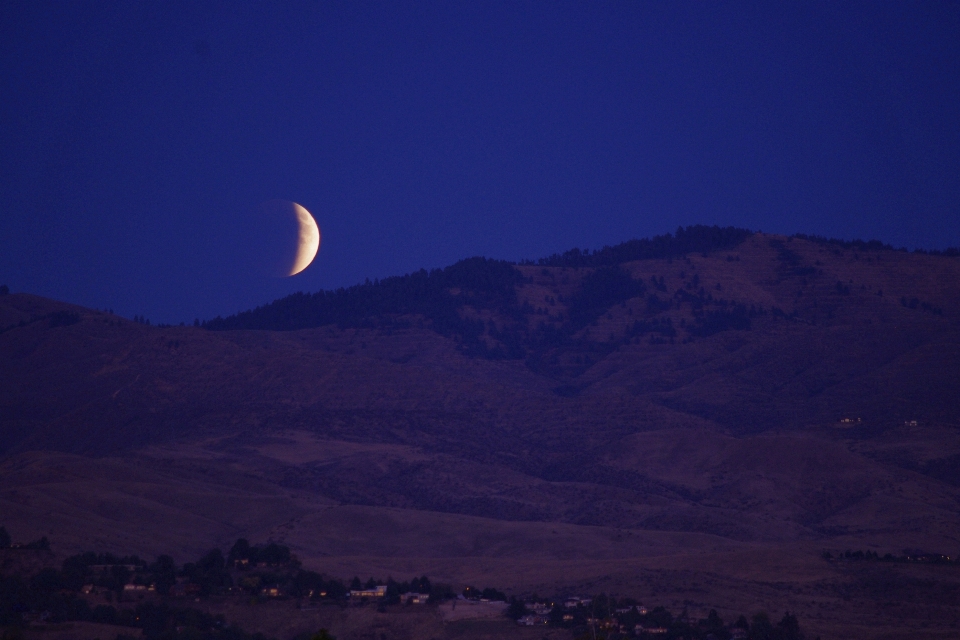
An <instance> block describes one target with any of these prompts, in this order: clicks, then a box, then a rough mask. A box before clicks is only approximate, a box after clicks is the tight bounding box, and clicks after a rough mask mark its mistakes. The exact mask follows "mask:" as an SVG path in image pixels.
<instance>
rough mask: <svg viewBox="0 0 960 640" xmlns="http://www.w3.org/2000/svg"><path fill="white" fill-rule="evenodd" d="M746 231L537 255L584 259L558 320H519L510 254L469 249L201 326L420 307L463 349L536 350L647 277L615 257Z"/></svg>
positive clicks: (353, 322)
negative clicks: (493, 255)
mask: <svg viewBox="0 0 960 640" xmlns="http://www.w3.org/2000/svg"><path fill="white" fill-rule="evenodd" d="M751 233H752V232H750V231H747V230H745V229H736V228H734V227H726V228H721V227H708V226H702V225H701V226H691V227H686V228H683V227H680V228H679V229H677V232H676V233H675V234H666V235H662V236H656V237H654V238H648V239H642V240H631V241H629V242H625V243H623V244H620V245H617V246H614V247H604V248H603V249H600V250H598V251H594V252H587V251H580V250H579V249H573V250H571V251H568V252H566V253H563V254H557V255H554V256H551V257H549V258H544V259H541V260H539V261H538V262H537V264H541V265H544V266H561V267H573V268H580V267H589V268H592V269H594V270H593V271H592V272H591V273H589V274H587V275H586V276H585V277H584V280H583V284H582V287H581V289H580V291H579V292H578V293H577V294H576V295H575V296H574V297H573V298H572V299H571V300H570V301H569V302H570V304H569V310H568V314H567V317H566V318H564V322H563V324H562V326H561V327H559V328H558V327H557V326H556V325H554V324H553V323H546V322H541V323H539V325H538V326H536V327H531V326H529V320H528V318H529V316H530V315H532V314H533V312H534V310H533V309H532V308H531V307H529V305H526V304H520V303H518V301H517V295H516V288H517V285H519V284H521V283H522V282H523V281H524V277H523V275H522V274H521V273H520V271H519V270H517V269H516V268H515V265H514V264H513V263H510V262H505V261H501V260H488V259H486V258H479V257H478V258H469V259H467V260H462V261H460V262H458V263H456V264H454V265H451V266H449V267H446V268H445V269H434V270H431V271H426V270H420V271H417V272H415V273H411V274H407V275H405V276H397V277H393V278H386V279H384V280H377V281H373V282H371V281H369V280H368V281H367V282H365V283H364V284H359V285H356V286H353V287H349V288H341V289H336V290H334V291H319V292H317V293H314V294H306V293H297V294H293V295H290V296H287V297H286V298H282V299H280V300H276V301H274V302H272V303H270V304H268V305H264V306H262V307H257V308H256V309H252V310H250V311H245V312H242V313H238V314H236V315H233V316H230V317H227V318H220V317H217V318H215V319H213V320H210V321H208V322H204V323H203V324H202V326H204V327H206V328H207V329H211V330H229V329H271V330H295V329H304V328H309V327H319V326H324V325H332V324H335V325H338V326H339V327H341V328H345V327H378V328H380V329H385V330H391V329H393V328H396V327H398V326H404V323H405V322H406V320H405V318H406V317H409V316H420V317H423V318H426V319H427V320H428V321H429V323H430V326H431V327H432V328H433V330H435V331H437V332H438V333H440V334H441V335H445V336H449V337H453V338H455V339H456V340H457V341H458V342H459V344H460V348H461V349H462V350H463V351H464V352H465V353H467V354H468V355H471V356H477V357H485V358H491V359H502V358H509V359H522V358H527V357H529V356H530V355H531V354H532V353H535V352H537V351H542V350H544V349H550V348H554V347H557V346H562V345H566V344H570V338H571V336H572V335H573V334H575V333H576V332H577V331H579V330H581V329H582V328H584V327H586V326H587V325H589V324H590V323H592V322H594V321H596V320H597V319H598V318H599V317H600V316H601V315H602V314H603V313H604V312H606V311H607V310H608V309H609V308H610V307H611V306H613V305H615V304H618V303H622V302H624V301H626V300H628V299H630V298H634V297H638V296H643V295H645V294H646V292H647V288H648V287H647V284H646V283H645V282H642V281H639V280H635V279H634V278H633V277H631V275H630V274H629V273H628V272H626V271H624V270H623V269H622V268H621V267H620V264H621V263H622V262H626V261H630V260H641V259H651V258H664V257H674V256H681V255H685V254H687V253H690V252H703V253H706V252H708V251H716V250H720V249H728V248H732V247H734V246H736V245H738V244H739V243H741V242H743V240H745V239H746V238H748V237H749V236H750V235H751ZM523 264H534V263H533V262H526V263H523ZM652 286H653V288H654V289H656V290H658V291H662V292H663V291H666V287H665V286H664V284H663V281H662V278H661V280H660V281H657V280H656V279H654V281H653V285H652ZM654 297H655V296H654ZM648 302H649V303H650V304H652V305H654V306H657V307H658V309H659V310H663V309H666V308H669V307H670V305H671V303H670V301H669V300H663V301H661V300H660V299H659V298H657V299H653V298H651V300H650V301H648ZM466 306H469V307H472V308H473V309H475V310H478V311H493V312H494V313H495V314H496V315H497V317H498V318H500V322H499V323H494V322H493V321H487V322H484V321H482V320H480V319H477V318H475V317H469V314H463V313H462V311H463V309H464V307H466Z"/></svg>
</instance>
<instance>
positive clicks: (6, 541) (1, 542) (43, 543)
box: [0, 527, 50, 551]
mask: <svg viewBox="0 0 960 640" xmlns="http://www.w3.org/2000/svg"><path fill="white" fill-rule="evenodd" d="M12 546H14V543H13V539H12V538H11V537H10V533H9V532H8V531H7V529H6V527H0V549H9V548H10V547H12ZM16 546H17V548H18V549H35V550H40V551H48V550H49V549H50V541H49V540H47V536H43V537H41V538H40V539H39V540H34V541H33V542H28V543H26V544H18V545H16Z"/></svg>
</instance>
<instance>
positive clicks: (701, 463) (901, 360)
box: [0, 232, 960, 626]
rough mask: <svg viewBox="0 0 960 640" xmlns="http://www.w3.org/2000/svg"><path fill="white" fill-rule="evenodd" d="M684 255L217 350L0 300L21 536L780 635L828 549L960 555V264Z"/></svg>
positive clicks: (531, 276)
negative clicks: (247, 555) (715, 618)
mask: <svg viewBox="0 0 960 640" xmlns="http://www.w3.org/2000/svg"><path fill="white" fill-rule="evenodd" d="M677 237H678V238H679V237H680V236H679V234H678V236H677ZM691 237H692V236H690V237H687V236H684V240H683V242H684V243H686V244H684V243H681V245H679V246H678V245H676V244H669V243H666V244H664V243H663V242H660V241H658V242H659V244H658V242H652V241H651V242H648V244H642V243H641V244H639V245H630V244H629V243H628V245H624V246H622V247H621V248H613V249H609V250H604V251H601V252H596V253H594V254H584V253H581V252H576V253H569V254H563V255H561V256H553V257H551V258H549V259H545V260H542V261H540V262H539V263H536V264H534V263H528V264H520V265H507V264H506V263H497V262H494V261H485V260H479V259H475V260H472V261H464V263H460V264H459V265H454V266H453V267H450V268H449V269H448V270H443V271H437V272H431V273H426V272H423V273H421V274H414V275H412V276H407V277H405V278H407V279H403V278H400V279H395V280H391V281H390V282H387V281H384V282H382V283H371V284H369V285H360V287H358V288H354V289H350V290H341V291H340V292H332V293H327V294H324V295H323V296H315V297H311V296H299V297H297V296H294V297H291V298H290V299H285V300H281V301H277V302H276V303H273V304H272V305H267V306H265V307H261V308H260V309H258V310H253V311H251V312H247V313H246V314H239V315H238V316H234V317H232V318H226V319H218V320H215V321H211V322H210V323H207V326H206V327H202V328H201V327H151V326H147V325H143V324H140V323H137V322H131V321H129V320H126V319H123V318H119V317H117V316H113V315H111V314H108V313H103V312H98V311H92V310H88V309H83V308H79V307H74V306H71V305H66V304H62V303H58V302H55V301H50V300H44V299H42V298H38V297H35V296H30V295H27V294H11V295H6V296H2V297H0V452H2V455H3V458H2V459H0V513H2V514H3V516H2V518H0V520H2V521H3V522H0V524H5V525H6V526H7V528H8V529H9V530H10V531H11V532H12V533H13V534H14V536H15V537H18V538H22V539H28V538H33V537H36V536H38V535H48V536H50V537H51V538H52V539H54V540H56V541H59V543H58V544H59V547H58V548H60V549H62V550H63V551H64V552H69V551H74V550H80V549H86V548H92V547H97V548H100V549H107V550H115V551H119V552H125V553H129V552H136V553H140V554H143V555H147V556H149V555H150V554H154V553H159V552H161V551H163V552H169V551H174V552H175V553H177V554H182V555H183V556H184V557H190V556H193V555H195V554H196V553H199V552H201V551H203V550H205V549H207V548H209V547H210V546H213V545H220V546H224V545H227V544H228V543H229V542H231V541H232V540H233V539H236V538H237V537H239V536H241V535H243V536H247V537H250V538H252V539H264V538H267V537H272V538H274V539H282V540H284V541H286V542H287V543H288V544H290V545H291V547H292V548H294V549H295V550H296V552H297V553H298V554H299V555H300V556H301V557H302V558H303V559H304V560H305V562H307V563H308V564H312V565H313V566H316V567H319V568H323V569H324V570H329V571H331V572H332V573H337V574H340V573H345V572H346V573H362V572H366V571H369V572H378V571H383V572H397V573H398V574H400V573H402V572H407V573H411V575H412V574H413V573H423V572H432V573H431V575H437V576H439V577H441V578H443V579H448V580H451V581H458V580H462V581H483V580H489V581H490V584H494V583H495V584H499V585H502V586H505V587H510V588H516V589H522V588H541V589H547V588H560V587H562V586H563V585H564V584H567V585H569V586H570V588H575V587H577V586H578V585H579V586H580V587H583V588H586V587H587V585H593V586H597V585H607V588H610V589H613V588H616V589H618V590H620V592H621V593H625V592H627V591H629V590H630V589H635V590H636V589H647V587H641V585H642V584H647V585H648V586H649V589H647V591H644V593H646V594H647V596H650V594H651V593H654V594H655V593H661V594H662V593H667V592H669V593H671V594H673V595H672V596H671V598H675V602H677V603H680V604H682V603H683V601H684V600H689V599H690V598H686V597H682V595H683V593H682V592H683V589H684V588H687V589H688V591H689V593H688V595H690V593H694V592H696V593H699V594H700V595H698V596H696V598H693V600H694V601H696V602H700V603H704V604H705V605H708V604H709V600H710V598H714V599H716V598H721V599H722V598H728V597H730V598H732V597H734V595H733V594H753V595H747V596H742V595H741V596H736V597H755V598H757V599H758V600H757V601H758V602H759V601H760V600H763V602H764V603H765V604H764V606H768V607H773V608H776V606H779V605H777V604H776V603H777V602H781V603H783V602H793V603H794V605H796V603H797V602H799V601H798V600H796V598H795V597H796V596H797V593H799V592H792V591H790V589H786V590H779V588H777V589H774V590H773V591H772V592H771V591H765V589H767V587H762V586H761V585H763V584H767V583H768V582H771V581H772V582H776V581H777V580H780V579H781V578H782V580H783V581H784V583H785V584H793V585H795V586H796V585H800V584H814V583H816V584H819V585H821V586H820V587H817V589H820V591H817V589H813V587H811V590H810V591H809V593H808V595H810V594H814V595H815V593H819V594H821V595H823V597H829V598H841V600H842V597H841V596H839V595H837V594H839V593H840V592H841V591H842V590H843V589H846V588H848V587H849V585H848V587H843V589H841V588H840V587H836V589H834V587H827V586H823V585H827V584H828V583H829V584H831V585H832V584H835V583H836V584H841V583H842V584H848V583H847V582H843V580H846V578H844V579H843V580H841V579H840V578H839V577H838V575H839V574H838V573H837V571H838V570H837V568H836V567H832V566H830V565H829V564H827V563H824V561H822V560H821V559H820V558H819V554H820V551H822V550H823V549H833V550H842V549H847V548H853V549H860V548H863V549H867V548H869V549H874V550H878V551H880V552H881V553H884V552H888V551H889V552H894V553H900V552H901V550H903V549H920V550H924V551H929V552H941V553H948V554H956V553H958V552H960V509H958V506H960V471H958V468H960V419H958V416H960V394H958V393H957V390H958V389H960V364H958V363H960V330H958V329H960V324H958V323H960V259H958V258H956V257H952V256H941V255H925V254H919V253H907V252H903V251H895V250H892V249H890V248H885V247H883V246H880V245H878V244H867V243H846V244H845V243H831V242H824V241H820V240H812V239H805V238H799V237H798V238H784V237H778V236H770V235H764V234H749V233H742V234H739V235H738V234H732V235H731V234H730V233H726V232H725V233H724V234H722V237H721V238H720V240H721V241H718V243H714V244H713V245H710V244H709V243H708V244H706V245H704V244H702V243H701V244H699V245H698V244H696V243H695V242H693V240H691V239H690V238H691ZM691 243H692V244H691ZM691 247H693V248H691ZM718 247H719V248H718ZM252 326H260V327H261V328H258V329H255V328H250V327H252ZM277 329H286V330H277ZM784 556H792V558H793V559H792V560H790V561H789V562H787V565H789V566H786V567H785V566H781V565H780V564H778V562H779V561H774V560H773V559H774V558H783V557H784ZM746 558H752V560H749V561H747V560H745V559H746ZM744 563H746V564H744ZM733 565H738V566H749V567H750V569H749V576H746V575H740V574H738V573H737V572H736V571H733V569H732V568H731V567H732V566H733ZM418 566H419V567H421V568H416V567H418ZM350 567H353V569H351V568H350ZM657 572H660V573H657ZM698 572H700V573H698ZM681 574H682V575H681ZM707 574H709V576H712V577H710V578H709V580H707V577H709V576H708V575H707ZM631 575H632V576H634V577H635V578H636V580H635V582H633V585H634V586H633V587H631V586H630V584H631V578H630V576H631ZM668 575H670V576H673V578H670V579H667V578H666V577H664V576H668ZM697 575H700V578H697V577H696V576H697ZM641 576H646V577H645V578H643V579H641ZM656 576H660V577H656ZM691 576H693V577H691ZM723 576H726V577H723ZM735 576H739V577H735ZM778 576H780V577H778ZM848 577H849V576H848ZM721 578H722V579H721ZM851 579H852V578H851ZM857 579H859V578H857ZM938 579H939V578H938ZM951 579H952V578H951ZM671 580H672V581H673V582H671ZM837 580H840V582H836V581H837ZM917 580H920V578H917ZM644 581H646V582H644ZM705 581H706V582H710V581H712V582H710V584H713V585H714V586H713V587H705V586H704V584H706V582H705ZM818 581H819V582H818ZM921 582H922V580H921ZM688 583H689V584H688ZM693 583H696V584H698V585H699V586H696V587H693V586H690V585H691V584H693ZM679 584H686V585H687V587H683V588H680V587H678V586H677V585H679ZM918 584H919V583H918ZM938 584H939V583H938ZM650 585H657V586H650ZM671 585H673V586H671ZM751 585H752V586H751ZM821 587H822V588H821ZM591 588H592V587H591ZM797 588H798V589H799V588H800V587H797ZM850 588H852V587H850ZM858 588H859V587H858ZM898 588H899V587H898ZM698 589H699V591H697V590H698ZM831 589H833V591H831ZM837 589H839V591H838V590H837ZM801 591H802V589H801ZM868 591H869V590H868ZM764 593H766V595H763V594H764ZM791 593H792V594H793V595H790V594H791ZM858 593H859V592H858ZM865 593H866V592H865ZM951 593H953V592H951ZM777 594H779V595H777ZM824 594H828V595H824ZM831 594H832V595H831ZM814 595H810V597H811V598H814ZM650 597H653V596H650ZM816 597H820V596H816ZM858 597H859V596H858ZM863 597H864V598H866V599H867V600H869V599H870V598H874V599H875V600H876V601H879V600H877V599H882V598H883V597H885V596H883V594H873V595H869V594H868V595H864V596H863ZM911 597H912V596H911ZM951 597H953V596H951ZM764 598H766V599H765V600H764ZM777 598H781V600H779V601H778V600H777ZM790 598H794V600H790ZM814 599H815V598H814ZM804 602H806V601H804ZM771 603H772V604H771ZM942 604H944V606H948V605H949V606H948V610H945V611H946V613H942V614H937V616H940V617H939V618H937V619H939V620H941V621H942V622H943V621H945V622H943V624H949V621H950V620H951V618H950V616H953V615H954V613H955V609H951V608H950V607H956V606H958V605H960V603H956V602H951V603H942ZM747 605H749V603H744V602H743V601H742V600H738V601H737V606H736V607H733V606H731V610H732V609H736V608H739V609H740V610H748V609H751V606H747ZM713 606H723V605H722V603H716V602H714V605H713ZM804 606H806V605H804ZM810 606H811V607H813V606H814V605H810ZM831 606H834V605H831ZM754 608H755V607H754ZM837 610H838V611H839V609H837ZM811 611H813V609H811ZM951 612H954V613H951ZM811 615H812V614H811ZM831 615H833V614H831ZM857 624H860V623H859V622H858V623H857ZM864 624H866V623H864ZM868 626H869V625H868Z"/></svg>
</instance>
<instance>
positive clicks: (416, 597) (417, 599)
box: [400, 591, 430, 604]
mask: <svg viewBox="0 0 960 640" xmlns="http://www.w3.org/2000/svg"><path fill="white" fill-rule="evenodd" d="M428 600H430V594H429V593H414V592H413V591H410V592H407V593H405V594H403V595H402V596H400V602H409V603H410V604H427V601H428Z"/></svg>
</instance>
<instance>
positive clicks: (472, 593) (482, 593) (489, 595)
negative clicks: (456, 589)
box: [463, 587, 507, 602]
mask: <svg viewBox="0 0 960 640" xmlns="http://www.w3.org/2000/svg"><path fill="white" fill-rule="evenodd" d="M463 597H464V598H466V599H467V600H491V601H495V600H501V601H503V602H506V600H507V594H505V593H504V592H503V591H500V590H499V589H495V588H493V587H485V588H483V589H478V588H476V587H466V588H465V589H464V590H463Z"/></svg>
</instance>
